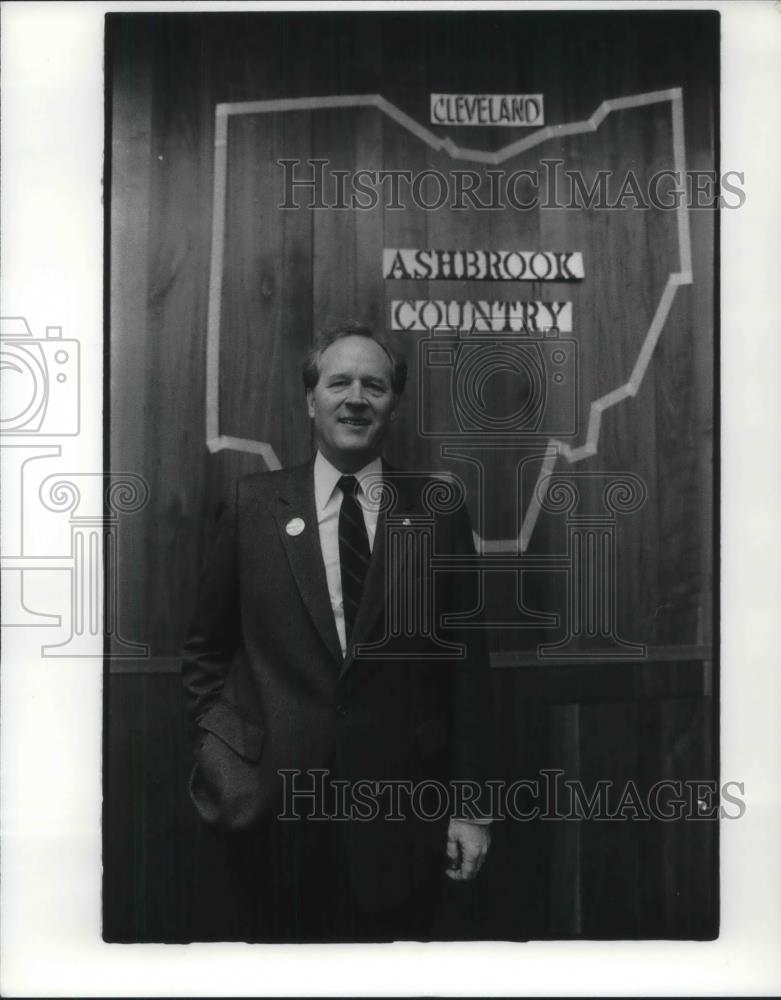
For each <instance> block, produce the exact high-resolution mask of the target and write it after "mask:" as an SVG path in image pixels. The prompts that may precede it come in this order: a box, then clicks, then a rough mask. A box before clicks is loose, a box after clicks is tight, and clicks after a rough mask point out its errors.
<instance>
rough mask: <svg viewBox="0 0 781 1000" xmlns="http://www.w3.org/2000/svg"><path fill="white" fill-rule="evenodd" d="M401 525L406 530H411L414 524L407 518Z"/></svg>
mask: <svg viewBox="0 0 781 1000" xmlns="http://www.w3.org/2000/svg"><path fill="white" fill-rule="evenodd" d="M401 523H402V526H403V527H405V528H409V526H410V524H412V522H411V521H410V519H409V518H408V517H405V518H404V520H403V521H402V522H401Z"/></svg>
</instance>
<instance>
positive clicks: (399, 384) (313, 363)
mask: <svg viewBox="0 0 781 1000" xmlns="http://www.w3.org/2000/svg"><path fill="white" fill-rule="evenodd" d="M343 337H366V338H368V339H369V340H373V341H374V343H375V344H377V345H378V346H379V347H381V348H382V349H383V351H385V353H386V354H387V356H388V360H389V361H390V364H391V377H390V383H391V389H392V390H393V393H394V395H396V396H400V395H401V394H402V393H403V392H404V386H405V385H406V384H407V362H406V361H405V360H404V358H402V357H401V356H399V355H397V354H394V352H393V351H392V350H391V349H390V347H388V345H387V344H386V343H385V341H384V340H383V339H382V338H381V337H379V336H378V335H377V334H376V333H375V332H374V330H372V328H371V327H369V326H365V325H364V324H363V323H356V322H354V321H352V320H350V321H349V322H347V323H340V324H339V325H338V326H332V327H329V328H328V329H327V330H322V331H321V332H320V333H318V335H317V336H316V337H315V342H314V344H313V345H312V349H311V350H310V351H309V352H308V354H307V355H306V357H305V358H304V364H303V367H302V370H301V374H302V375H303V378H304V388H305V389H306V390H307V391H309V390H310V389H314V387H315V386H316V385H317V383H318V380H319V379H320V357H321V356H322V353H323V351H324V350H325V349H326V348H328V347H330V346H331V344H334V343H336V341H337V340H341V339H342V338H343Z"/></svg>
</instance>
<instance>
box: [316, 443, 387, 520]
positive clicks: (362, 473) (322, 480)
mask: <svg viewBox="0 0 781 1000" xmlns="http://www.w3.org/2000/svg"><path fill="white" fill-rule="evenodd" d="M343 475H344V473H342V472H340V471H339V470H338V469H337V468H335V467H334V466H333V465H331V463H330V462H329V461H328V459H327V458H326V457H325V456H324V455H323V454H322V452H319V451H318V453H317V455H316V456H315V503H316V504H317V509H318V511H321V510H322V509H323V508H324V507H325V505H326V504H327V503H328V501H329V500H330V499H331V497H332V496H333V492H334V490H335V489H336V484H337V483H338V482H339V480H340V479H341V477H342V476H343ZM354 475H355V478H356V479H357V480H358V483H359V484H360V486H361V492H362V493H363V496H364V498H365V497H366V495H367V494H366V489H365V488H364V482H365V480H366V479H367V478H368V477H370V476H371V477H372V479H374V478H375V477H376V476H381V475H382V459H381V458H379V457H378V458H375V459H372V461H371V462H369V464H368V465H364V467H363V468H362V469H359V471H358V472H356V473H354Z"/></svg>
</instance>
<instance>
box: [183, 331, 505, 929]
mask: <svg viewBox="0 0 781 1000" xmlns="http://www.w3.org/2000/svg"><path fill="white" fill-rule="evenodd" d="M405 380H406V366H405V364H404V362H403V360H401V359H399V358H396V357H395V356H394V355H393V354H392V353H391V351H390V350H389V349H388V348H387V346H386V345H385V344H384V343H383V342H382V341H381V340H380V339H378V338H377V337H376V336H375V335H374V334H373V333H372V331H371V330H369V329H368V328H366V327H362V326H358V325H356V324H346V325H344V326H342V327H339V328H337V329H335V330H331V331H329V332H328V333H326V334H324V335H322V336H321V337H320V338H319V339H318V341H317V343H316V345H315V347H314V349H313V351H312V352H311V354H310V356H309V357H308V358H307V361H306V362H305V365H304V385H305V389H306V396H307V405H308V408H309V415H310V417H311V418H312V421H313V427H314V438H315V443H316V448H317V451H316V454H315V456H314V458H313V459H312V460H310V461H309V462H307V463H306V464H305V465H302V466H299V467H296V468H291V469H286V470H280V471H275V472H268V473H261V474H258V475H253V476H248V477H245V478H243V479H241V480H239V482H238V484H237V488H236V492H235V496H234V497H233V498H232V500H231V501H230V502H229V503H228V504H227V505H226V507H225V510H224V512H223V515H222V517H221V519H220V523H219V525H218V531H217V537H216V540H215V542H214V545H213V547H212V552H211V556H210V559H209V560H208V562H207V566H206V569H205V572H204V575H203V578H202V581H201V588H200V597H199V602H198V607H197V610H196V613H195V616H194V619H193V622H192V625H191V628H190V631H189V634H188V637H187V640H186V643H185V648H184V655H183V665H182V673H183V680H184V686H185V691H186V697H187V708H188V716H189V722H190V727H191V732H192V737H193V742H194V747H195V756H196V762H195V767H194V769H193V773H192V778H191V784H190V795H191V798H192V800H193V802H194V804H195V807H196V809H197V811H198V813H199V814H200V816H201V818H202V819H203V820H204V821H205V823H206V824H207V825H208V826H209V827H210V828H212V829H213V830H214V831H216V832H215V834H214V840H215V842H216V843H217V844H219V849H220V850H221V851H222V856H223V860H225V859H227V868H228V869H230V870H231V871H232V872H233V875H234V889H233V890H232V891H233V892H235V903H232V904H231V908H233V906H235V908H236V910H235V912H236V913H237V912H238V911H239V910H240V909H241V907H243V906H244V905H245V904H246V903H247V900H249V901H250V902H249V906H250V909H251V910H252V917H251V920H252V921H253V929H250V930H247V929H246V925H245V927H244V929H243V930H241V929H240V930H238V931H237V936H241V937H247V938H249V939H255V940H384V939H393V938H426V937H428V936H430V934H431V920H432V917H433V914H434V909H435V905H436V900H437V896H438V892H439V890H440V889H441V885H442V877H443V873H445V874H447V876H448V877H450V878H451V879H453V880H455V881H467V880H470V879H472V878H473V877H474V876H475V875H476V874H477V873H478V871H479V870H480V866H481V865H482V863H483V860H484V858H485V856H486V852H487V850H488V847H489V843H490V835H489V827H488V824H487V821H486V817H485V816H484V815H482V813H481V812H480V809H479V807H478V808H476V807H475V806H474V805H469V806H464V807H463V808H461V809H460V810H459V809H455V808H454V806H453V802H452V801H451V798H450V797H449V796H450V791H451V789H452V788H453V784H452V783H453V782H457V783H459V787H461V788H466V787H467V786H468V787H469V789H470V791H469V794H468V795H467V796H466V798H467V799H472V798H474V796H475V791H476V790H477V791H478V792H479V790H480V788H481V783H482V782H483V781H484V780H485V778H486V777H487V776H488V773H487V772H488V768H489V767H490V764H489V753H488V746H489V739H490V736H489V734H490V700H491V695H490V686H489V679H488V676H487V667H488V654H487V649H486V644H485V642H484V636H483V635H482V633H481V631H480V629H479V628H474V627H471V628H466V627H463V625H460V624H459V623H457V622H456V623H448V621H447V616H457V615H459V613H461V615H462V617H465V616H466V615H468V614H469V613H470V612H475V610H476V609H477V607H478V604H479V596H478V591H479V588H478V587H477V575H476V573H469V572H468V571H467V572H464V570H463V563H462V567H461V569H460V570H459V569H457V568H454V569H452V570H450V571H449V570H448V567H447V558H444V560H442V559H440V565H439V566H438V568H437V571H436V572H433V571H432V569H431V565H430V561H431V557H432V556H434V557H439V556H442V557H448V556H451V557H458V556H468V555H469V554H473V553H474V548H473V543H472V535H471V529H470V525H469V519H468V515H467V513H466V509H465V507H464V504H463V497H462V496H461V495H460V494H459V493H458V491H457V490H455V489H454V488H453V487H452V485H451V486H448V485H447V484H446V483H445V482H443V481H442V480H434V479H431V478H430V477H426V476H423V475H420V474H411V473H404V472H400V471H398V470H393V469H391V468H390V467H389V466H388V465H387V464H386V463H384V462H383V460H382V459H381V449H382V445H383V441H384V439H385V436H386V432H387V430H388V427H389V425H390V422H391V421H392V420H393V419H394V417H395V415H396V411H397V405H398V402H399V398H400V396H401V394H402V392H403V390H404V383H405ZM473 623H474V616H473ZM326 779H327V780H326ZM443 791H444V793H445V795H446V798H445V802H444V805H443V803H442V795H443ZM338 793H339V794H341V798H339V794H338ZM359 793H360V794H359ZM346 802H349V806H346V805H345V803H346ZM280 816H281V817H283V818H280ZM226 870H227V869H226ZM231 915H234V916H235V913H234V914H231ZM217 936H221V935H220V933H219V932H218V934H217ZM224 936H226V937H227V936H230V935H229V934H227V933H226V934H224Z"/></svg>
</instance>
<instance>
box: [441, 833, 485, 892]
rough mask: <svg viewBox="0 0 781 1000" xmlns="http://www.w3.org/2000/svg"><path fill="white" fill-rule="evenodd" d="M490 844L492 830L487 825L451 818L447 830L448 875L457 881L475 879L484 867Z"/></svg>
mask: <svg viewBox="0 0 781 1000" xmlns="http://www.w3.org/2000/svg"><path fill="white" fill-rule="evenodd" d="M490 846H491V831H490V829H489V828H488V826H487V825H485V824H480V823H467V822H466V821H465V820H462V819H451V820H450V827H449V828H448V831H447V858H448V866H447V869H446V875H447V877H448V878H452V879H453V881H455V882H468V881H469V879H473V878H474V877H475V876H476V875H477V873H478V872H479V871H480V869H481V868H482V867H483V862H484V861H485V856H486V854H488V848H489V847H490Z"/></svg>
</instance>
